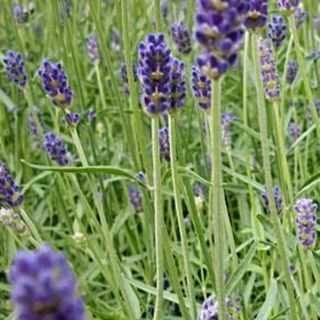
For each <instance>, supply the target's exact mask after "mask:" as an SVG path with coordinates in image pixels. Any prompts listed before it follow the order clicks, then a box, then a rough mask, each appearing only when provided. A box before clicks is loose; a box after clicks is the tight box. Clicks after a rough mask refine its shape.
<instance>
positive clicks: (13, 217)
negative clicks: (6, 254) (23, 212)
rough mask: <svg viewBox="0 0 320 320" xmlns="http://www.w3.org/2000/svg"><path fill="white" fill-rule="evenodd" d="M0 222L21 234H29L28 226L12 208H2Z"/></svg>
mask: <svg viewBox="0 0 320 320" xmlns="http://www.w3.org/2000/svg"><path fill="white" fill-rule="evenodd" d="M0 224H2V225H3V226H4V227H6V228H10V229H11V230H12V231H13V232H14V233H15V234H17V235H19V236H26V235H27V234H28V229H27V226H26V225H25V223H24V222H23V221H22V220H21V218H20V216H19V214H17V213H16V212H14V210H12V209H5V208H1V209H0Z"/></svg>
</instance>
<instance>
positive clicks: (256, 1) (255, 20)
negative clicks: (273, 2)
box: [244, 0, 269, 29]
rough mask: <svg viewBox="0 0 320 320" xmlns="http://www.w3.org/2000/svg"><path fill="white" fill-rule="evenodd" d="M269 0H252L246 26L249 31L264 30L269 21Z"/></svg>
mask: <svg viewBox="0 0 320 320" xmlns="http://www.w3.org/2000/svg"><path fill="white" fill-rule="evenodd" d="M268 7H269V3H268V0H250V9H249V12H248V17H247V18H246V20H245V21H244V25H245V26H246V27H247V28H248V29H256V28H263V27H264V26H265V25H266V23H267V19H268Z"/></svg>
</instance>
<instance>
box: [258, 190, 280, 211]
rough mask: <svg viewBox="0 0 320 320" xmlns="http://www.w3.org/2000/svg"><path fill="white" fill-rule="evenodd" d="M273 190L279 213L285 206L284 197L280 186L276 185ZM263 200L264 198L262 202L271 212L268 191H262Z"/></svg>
mask: <svg viewBox="0 0 320 320" xmlns="http://www.w3.org/2000/svg"><path fill="white" fill-rule="evenodd" d="M272 192H273V197H274V201H275V204H276V209H277V211H278V213H279V214H280V213H281V212H282V210H283V208H284V205H283V197H282V194H281V190H280V187H279V186H275V187H274V188H273V190H272ZM261 200H262V203H263V205H264V207H265V208H266V210H267V212H268V213H270V207H269V199H268V195H267V191H263V192H262V194H261Z"/></svg>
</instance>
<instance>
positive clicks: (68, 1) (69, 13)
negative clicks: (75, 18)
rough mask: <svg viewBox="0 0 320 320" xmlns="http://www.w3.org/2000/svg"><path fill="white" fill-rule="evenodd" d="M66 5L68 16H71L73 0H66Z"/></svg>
mask: <svg viewBox="0 0 320 320" xmlns="http://www.w3.org/2000/svg"><path fill="white" fill-rule="evenodd" d="M64 7H65V10H66V14H67V17H70V16H71V9H72V4H71V0H64Z"/></svg>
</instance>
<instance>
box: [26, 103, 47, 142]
mask: <svg viewBox="0 0 320 320" xmlns="http://www.w3.org/2000/svg"><path fill="white" fill-rule="evenodd" d="M28 126H29V131H30V133H31V134H32V136H33V139H34V141H35V142H37V143H38V142H39V137H40V136H41V135H42V132H43V131H44V123H43V119H42V114H41V112H40V109H39V107H37V106H35V107H33V108H31V109H30V111H29V117H28ZM39 130H42V132H40V133H39Z"/></svg>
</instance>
